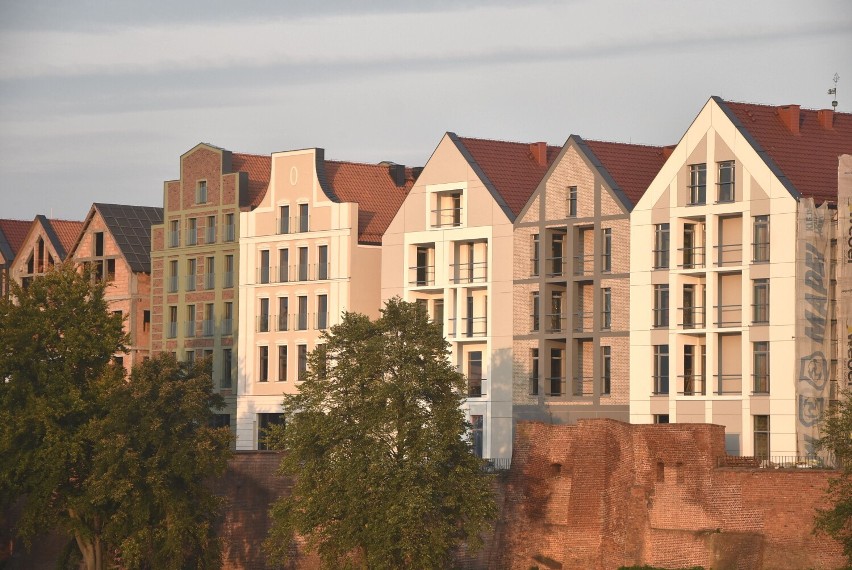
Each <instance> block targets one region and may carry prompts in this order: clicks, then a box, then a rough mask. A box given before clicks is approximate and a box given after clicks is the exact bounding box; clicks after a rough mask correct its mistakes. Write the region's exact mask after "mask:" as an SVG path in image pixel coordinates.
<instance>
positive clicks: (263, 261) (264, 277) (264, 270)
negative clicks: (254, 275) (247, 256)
mask: <svg viewBox="0 0 852 570" xmlns="http://www.w3.org/2000/svg"><path fill="white" fill-rule="evenodd" d="M259 265H260V267H258V268H257V270H258V273H259V275H258V282H259V283H269V250H268V249H262V250H260V264H259Z"/></svg>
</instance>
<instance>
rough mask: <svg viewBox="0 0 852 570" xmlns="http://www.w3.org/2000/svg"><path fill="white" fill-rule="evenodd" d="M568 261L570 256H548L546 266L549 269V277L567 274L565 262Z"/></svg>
mask: <svg viewBox="0 0 852 570" xmlns="http://www.w3.org/2000/svg"><path fill="white" fill-rule="evenodd" d="M567 261H568V258H566V257H562V256H558V257H548V258H547V263H546V265H545V268H546V269H547V276H548V277H562V276H564V275H565V263H566V262H567Z"/></svg>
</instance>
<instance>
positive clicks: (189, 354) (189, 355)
mask: <svg viewBox="0 0 852 570" xmlns="http://www.w3.org/2000/svg"><path fill="white" fill-rule="evenodd" d="M184 354H185V355H186V362H187V363H189V364H193V363H194V362H195V351H194V350H187V351H186V352H185V353H184Z"/></svg>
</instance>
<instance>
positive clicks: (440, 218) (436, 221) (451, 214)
mask: <svg viewBox="0 0 852 570" xmlns="http://www.w3.org/2000/svg"><path fill="white" fill-rule="evenodd" d="M461 217H462V209H461V207H459V208H438V209H436V210H432V227H433V228H445V227H448V226H450V227H458V226H460V225H461Z"/></svg>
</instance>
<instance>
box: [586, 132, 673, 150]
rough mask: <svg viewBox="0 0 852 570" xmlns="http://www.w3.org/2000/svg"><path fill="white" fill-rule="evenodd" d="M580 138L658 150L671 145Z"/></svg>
mask: <svg viewBox="0 0 852 570" xmlns="http://www.w3.org/2000/svg"><path fill="white" fill-rule="evenodd" d="M578 136H579V135H578ZM581 138H582V139H583V140H584V141H586V142H593V143H603V144H618V145H624V146H632V147H637V148H654V149H658V150H662V149H664V148H666V146H671V145H657V144H642V143H633V142H621V141H608V140H603V139H587V138H586V137H581Z"/></svg>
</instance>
